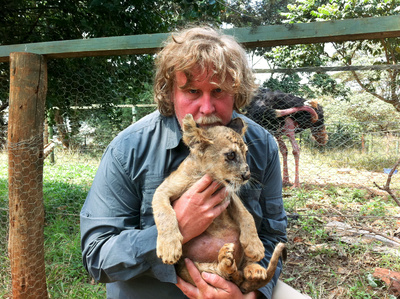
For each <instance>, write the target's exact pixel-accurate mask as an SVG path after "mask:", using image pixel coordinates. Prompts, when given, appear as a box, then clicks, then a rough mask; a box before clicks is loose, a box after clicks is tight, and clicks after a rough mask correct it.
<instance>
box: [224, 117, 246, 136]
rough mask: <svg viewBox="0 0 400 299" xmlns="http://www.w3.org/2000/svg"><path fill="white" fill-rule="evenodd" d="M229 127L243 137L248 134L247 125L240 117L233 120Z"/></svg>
mask: <svg viewBox="0 0 400 299" xmlns="http://www.w3.org/2000/svg"><path fill="white" fill-rule="evenodd" d="M227 127H228V128H231V129H232V130H234V131H235V132H236V133H238V134H239V135H240V136H243V135H244V133H246V130H247V125H246V123H245V122H244V120H243V119H241V118H240V117H236V118H234V119H232V120H231V121H230V122H229V124H228V125H227Z"/></svg>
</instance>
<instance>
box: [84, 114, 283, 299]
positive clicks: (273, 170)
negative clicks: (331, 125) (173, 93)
mask: <svg viewBox="0 0 400 299" xmlns="http://www.w3.org/2000/svg"><path fill="white" fill-rule="evenodd" d="M237 116H240V117H242V118H243V119H244V120H245V121H246V123H247V124H248V129H247V132H246V135H245V142H246V143H247V145H248V148H249V152H248V156H247V162H248V164H249V167H250V171H251V174H252V182H251V183H248V184H246V185H245V186H243V187H242V188H241V190H240V192H239V196H240V198H241V199H242V201H243V203H244V205H245V206H246V208H247V209H248V210H249V211H250V213H251V214H252V215H253V217H254V219H255V223H256V226H257V230H258V233H259V236H260V239H261V241H262V242H263V243H264V246H265V258H264V259H263V260H262V261H261V264H263V265H264V266H266V265H268V261H269V259H270V257H271V254H272V252H273V249H274V247H275V244H276V243H278V242H280V241H283V242H286V224H287V222H286V214H285V211H284V209H283V202H282V180H281V171H280V163H279V154H278V149H277V145H276V142H275V140H274V139H273V137H272V136H271V135H270V134H269V133H268V132H267V131H266V130H264V129H263V128H262V127H260V126H259V125H257V124H256V123H254V122H253V121H251V120H249V119H248V118H246V117H244V116H242V115H238V114H237V113H235V112H234V114H233V117H237ZM188 153H189V150H188V148H187V147H186V146H185V144H183V142H182V133H181V130H180V126H179V123H178V121H177V120H176V118H175V117H165V116H162V115H161V114H160V113H159V112H154V113H152V114H150V115H148V116H146V117H144V118H143V119H141V120H140V121H138V122H136V123H135V124H133V125H131V126H129V127H128V128H127V129H125V130H124V131H122V132H121V133H120V134H119V135H118V136H117V137H116V138H115V139H114V140H113V141H112V142H111V143H110V145H109V146H108V147H107V149H106V151H105V153H104V155H103V157H102V160H101V162H100V165H99V169H98V171H97V173H96V176H95V178H94V181H93V185H92V187H91V189H90V191H89V193H88V196H87V198H86V201H85V204H84V206H83V208H82V211H81V246H82V256H83V263H84V265H85V267H86V269H87V270H88V271H89V273H90V274H91V275H92V276H93V277H94V278H95V279H96V280H98V281H101V282H106V283H107V298H124V299H125V298H140V299H145V298H151V299H153V298H166V299H167V298H186V297H185V296H184V294H183V293H182V292H181V291H180V289H179V288H178V287H176V285H175V283H176V272H175V268H174V266H173V265H165V264H163V263H162V261H161V259H159V258H158V257H157V255H156V241H157V229H156V226H155V224H154V219H153V214H152V199H153V194H154V192H155V190H156V188H157V187H158V186H159V185H160V184H161V182H162V181H163V180H164V179H165V178H166V177H167V176H168V175H169V174H171V172H172V171H174V170H176V169H177V168H178V166H179V164H180V163H181V162H182V161H183V160H184V159H185V158H186V157H187V155H188ZM280 272H281V264H279V267H278V269H277V271H276V274H275V277H274V278H273V280H272V281H271V282H270V283H269V284H268V285H267V286H266V287H264V288H262V289H260V291H261V292H262V293H263V294H264V295H265V297H266V298H270V297H271V294H272V288H273V287H274V286H275V284H276V281H277V279H278V277H279V274H280Z"/></svg>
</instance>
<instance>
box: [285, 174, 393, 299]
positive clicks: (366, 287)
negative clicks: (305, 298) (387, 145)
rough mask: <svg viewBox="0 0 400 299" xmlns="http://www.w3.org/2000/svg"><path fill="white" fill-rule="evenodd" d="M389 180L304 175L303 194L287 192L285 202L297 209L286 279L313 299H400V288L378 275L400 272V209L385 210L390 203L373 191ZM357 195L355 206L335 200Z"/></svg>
mask: <svg viewBox="0 0 400 299" xmlns="http://www.w3.org/2000/svg"><path fill="white" fill-rule="evenodd" d="M335 173H336V174H335ZM386 179H387V174H386V175H385V174H380V173H370V172H367V173H364V172H360V171H355V170H330V173H325V177H323V176H321V175H319V177H318V178H316V177H313V176H312V175H311V176H308V177H304V174H303V177H302V179H301V180H302V181H303V183H302V187H301V188H300V190H298V191H294V190H293V189H291V188H289V187H288V188H285V190H284V201H288V202H290V201H296V202H297V203H296V205H295V207H294V208H293V207H290V208H289V210H290V211H288V215H289V218H288V219H289V222H288V244H287V247H288V260H287V261H286V263H285V265H284V271H283V274H282V276H281V278H282V279H283V280H284V281H285V282H286V283H288V284H289V285H291V286H292V287H294V288H295V289H298V290H300V291H301V292H303V293H307V294H308V295H309V296H311V297H312V298H324V299H326V298H332V299H333V298H390V299H393V298H400V284H399V289H396V288H395V287H393V282H394V280H391V281H388V283H389V284H387V283H385V282H384V280H382V279H380V278H379V275H378V274H377V273H376V272H377V271H378V272H379V271H381V270H380V269H388V270H390V271H392V272H399V271H400V207H397V206H396V205H393V204H389V208H388V207H387V206H386V204H385V205H383V204H382V203H387V202H388V201H390V200H391V198H390V197H389V196H388V195H387V193H386V192H385V191H382V190H379V189H378V188H376V187H374V186H373V181H375V182H377V183H378V185H383V184H385V183H386ZM396 180H397V181H396V186H397V184H398V180H399V179H398V178H397V177H396ZM358 189H361V190H363V191H362V192H360V194H361V195H360V198H359V199H357V198H356V200H354V201H353V202H352V201H350V202H341V201H340V200H337V198H340V195H341V194H334V193H335V192H336V193H341V192H342V190H345V191H343V192H354V193H355V194H358V193H356V192H358V191H357V190H358ZM349 190H356V191H349ZM398 190H399V189H397V192H398ZM310 194H311V195H310ZM315 194H316V195H315ZM301 196H304V198H301ZM378 200H379V202H377V201H378ZM370 206H371V207H370ZM365 211H366V212H365ZM330 225H333V226H334V227H333V229H332V228H329V226H330ZM336 225H339V228H338V227H337V226H336ZM341 225H343V227H344V228H343V230H341V228H340V226H341ZM385 237H386V238H385ZM382 238H383V239H382ZM374 274H375V276H374ZM399 275H400V273H399ZM399 277H400V276H399ZM396 279H397V278H396ZM397 280H398V279H397Z"/></svg>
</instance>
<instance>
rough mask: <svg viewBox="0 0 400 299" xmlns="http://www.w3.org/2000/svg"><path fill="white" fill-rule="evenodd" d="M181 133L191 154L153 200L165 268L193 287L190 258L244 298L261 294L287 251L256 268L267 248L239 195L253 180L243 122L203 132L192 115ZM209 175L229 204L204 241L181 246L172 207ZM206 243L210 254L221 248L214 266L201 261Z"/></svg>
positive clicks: (282, 247)
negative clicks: (172, 268) (237, 289)
mask: <svg viewBox="0 0 400 299" xmlns="http://www.w3.org/2000/svg"><path fill="white" fill-rule="evenodd" d="M182 127H183V141H184V142H185V144H186V145H188V146H189V148H190V154H189V156H188V157H187V158H186V159H185V160H184V161H183V162H182V163H181V165H180V166H179V167H178V169H177V170H176V171H174V172H173V173H172V174H171V175H170V176H169V177H168V178H166V179H165V181H164V182H163V183H162V184H161V185H160V186H159V187H158V188H157V190H156V192H155V194H154V197H153V214H154V219H155V223H156V225H157V230H158V238H157V256H158V257H159V258H161V259H162V261H163V263H165V264H176V263H177V265H176V269H177V272H178V275H179V276H180V277H182V278H183V279H184V280H186V281H188V282H190V283H192V284H193V281H192V279H191V277H190V275H189V273H188V272H187V269H186V267H185V265H184V261H183V259H181V257H182V256H188V257H189V258H191V259H192V260H193V261H194V262H195V264H196V267H197V268H198V269H199V271H200V272H203V271H205V272H209V273H215V274H218V275H220V276H222V277H223V278H225V279H227V280H231V281H233V282H234V283H235V284H236V285H238V286H239V287H240V289H241V291H242V292H243V293H248V292H251V291H253V290H256V289H258V288H260V287H262V286H264V285H266V284H267V283H268V282H269V281H270V280H271V278H272V277H273V276H274V273H275V270H276V267H277V264H278V261H279V257H280V256H281V254H282V252H284V251H285V245H284V244H283V243H279V244H278V245H277V247H276V248H275V251H274V253H273V256H272V258H271V261H270V263H269V265H268V269H265V268H263V267H262V266H261V265H259V264H257V263H256V262H257V261H259V260H261V259H262V258H263V257H264V246H263V244H262V242H261V241H260V238H259V237H258V234H257V230H256V227H255V223H254V219H253V217H252V216H251V214H250V213H249V212H248V211H247V209H246V208H245V207H244V205H243V204H242V202H241V200H240V198H239V197H238V196H237V195H236V193H235V192H236V191H238V189H239V188H240V186H241V185H243V184H245V183H246V182H247V181H248V180H249V179H250V171H249V166H248V165H247V163H246V153H247V146H246V144H245V143H244V141H243V139H242V136H243V135H244V133H245V131H246V126H245V124H244V122H243V120H242V119H241V118H235V119H233V120H232V121H231V122H230V123H229V124H228V126H227V127H225V126H215V127H209V128H198V127H197V125H196V123H195V121H194V120H193V117H192V115H190V114H188V115H186V116H185V118H184V119H183V124H182ZM206 173H207V174H209V175H211V176H212V177H213V179H214V180H215V181H218V182H220V183H221V185H223V186H225V187H226V190H227V192H228V194H229V195H228V196H227V198H230V204H229V206H228V208H227V209H226V210H225V211H224V212H223V213H222V214H221V215H220V216H219V217H217V218H216V219H215V220H214V222H213V223H212V224H211V225H210V226H209V227H208V228H207V230H206V231H205V232H204V233H203V234H202V235H200V236H198V237H196V238H194V239H192V240H191V241H189V242H188V243H186V244H184V245H182V240H183V237H182V235H181V233H180V231H179V228H178V221H177V219H176V217H175V212H174V210H173V208H172V205H171V202H172V201H174V200H176V199H178V198H179V197H180V196H181V195H182V194H183V193H184V192H185V191H186V190H187V189H188V188H189V187H191V186H192V185H193V184H194V183H195V182H196V181H198V180H199V179H200V178H201V177H203V175H205V174H206ZM221 239H222V241H221ZM201 243H202V244H205V243H206V244H207V251H210V250H211V251H212V250H213V248H214V249H215V246H212V245H211V244H217V246H218V247H217V249H216V254H215V259H214V260H207V258H206V260H204V258H202V257H201V255H202V253H204V250H203V252H202V251H201V250H200V251H199V250H197V251H196V246H197V245H200V244H201ZM220 244H222V245H220ZM211 254H212V252H211ZM204 255H206V256H209V255H210V254H209V253H208V254H207V253H205V254H204ZM208 259H209V258H208Z"/></svg>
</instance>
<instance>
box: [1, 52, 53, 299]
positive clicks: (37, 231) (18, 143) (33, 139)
mask: <svg viewBox="0 0 400 299" xmlns="http://www.w3.org/2000/svg"><path fill="white" fill-rule="evenodd" d="M46 92H47V65H46V61H45V59H44V57H43V56H42V55H37V54H31V53H11V54H10V104H9V121H8V182H9V187H8V188H9V191H8V194H9V217H10V225H9V233H10V236H9V244H8V249H9V255H10V264H11V278H12V293H13V298H18V299H25V298H48V294H47V285H46V274H45V264H44V237H43V227H44V206H43V124H44V110H45V100H46Z"/></svg>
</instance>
